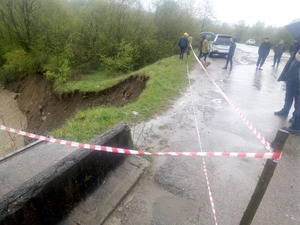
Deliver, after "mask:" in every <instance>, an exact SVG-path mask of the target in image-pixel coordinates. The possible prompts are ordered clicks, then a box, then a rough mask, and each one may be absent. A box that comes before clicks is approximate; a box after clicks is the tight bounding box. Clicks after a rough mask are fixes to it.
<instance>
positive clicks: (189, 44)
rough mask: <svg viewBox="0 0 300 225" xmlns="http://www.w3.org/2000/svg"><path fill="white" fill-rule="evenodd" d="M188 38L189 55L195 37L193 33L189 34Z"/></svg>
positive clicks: (187, 52) (187, 51)
mask: <svg viewBox="0 0 300 225" xmlns="http://www.w3.org/2000/svg"><path fill="white" fill-rule="evenodd" d="M187 39H188V47H187V49H186V54H187V55H189V54H190V52H191V49H192V44H193V37H192V34H189V36H188V37H187Z"/></svg>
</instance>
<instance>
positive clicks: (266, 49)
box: [256, 37, 271, 70]
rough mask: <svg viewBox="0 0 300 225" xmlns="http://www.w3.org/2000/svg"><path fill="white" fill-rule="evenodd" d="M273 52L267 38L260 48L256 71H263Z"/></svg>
mask: <svg viewBox="0 0 300 225" xmlns="http://www.w3.org/2000/svg"><path fill="white" fill-rule="evenodd" d="M270 50H271V44H270V41H269V38H267V37H266V38H265V39H264V41H263V42H262V43H261V44H260V46H259V48H258V59H257V62H256V69H259V70H262V66H263V65H264V63H265V60H266V58H267V56H268V55H269V53H270Z"/></svg>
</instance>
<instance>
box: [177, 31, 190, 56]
mask: <svg viewBox="0 0 300 225" xmlns="http://www.w3.org/2000/svg"><path fill="white" fill-rule="evenodd" d="M188 36H189V35H188V33H184V34H183V36H182V37H181V38H180V39H179V43H178V45H179V48H180V55H179V58H180V59H183V55H184V52H185V50H186V48H187V47H188V44H189V41H188V38H187V37H188Z"/></svg>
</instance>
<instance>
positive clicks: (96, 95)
mask: <svg viewBox="0 0 300 225" xmlns="http://www.w3.org/2000/svg"><path fill="white" fill-rule="evenodd" d="M148 79H149V78H148V77H146V76H144V75H133V76H130V77H129V78H127V79H125V80H123V81H122V82H120V83H118V84H116V85H115V86H112V87H110V88H108V89H105V90H102V91H99V92H84V93H83V92H80V91H73V92H70V93H61V94H57V93H53V91H52V88H51V84H50V82H49V81H47V80H45V79H44V78H43V77H41V76H30V77H27V78H25V79H24V80H23V81H22V82H21V83H19V84H17V85H15V86H14V87H10V90H11V91H13V92H15V93H19V94H14V93H11V94H12V95H14V98H16V100H17V103H18V106H19V109H20V110H21V111H22V112H23V113H24V115H23V116H25V117H26V118H27V125H26V123H25V125H23V126H20V125H18V124H12V125H11V126H14V127H13V128H17V129H20V128H22V129H26V131H27V132H32V133H36V134H46V133H47V132H48V131H50V130H52V129H54V128H57V127H59V126H61V125H62V124H63V123H64V122H65V121H66V120H67V119H68V118H69V117H70V116H72V115H73V114H74V112H75V111H76V110H77V109H83V108H88V107H93V106H100V105H106V106H119V107H121V106H123V105H125V104H127V103H128V102H131V101H134V100H136V99H137V98H138V97H139V95H140V94H141V92H142V91H143V89H144V88H145V87H146V82H147V80H148ZM13 101H15V100H13ZM3 105H7V107H11V106H10V105H9V103H4V104H3ZM16 107H17V106H16ZM1 108H2V107H1ZM5 108H6V107H5ZM5 114H11V112H6V113H5ZM15 119H16V120H17V119H18V118H15ZM22 121H23V120H22ZM7 141H9V140H7ZM1 146H2V145H1Z"/></svg>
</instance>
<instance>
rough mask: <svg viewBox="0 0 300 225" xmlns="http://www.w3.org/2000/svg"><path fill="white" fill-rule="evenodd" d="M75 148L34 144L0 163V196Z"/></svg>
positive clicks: (43, 143)
mask: <svg viewBox="0 0 300 225" xmlns="http://www.w3.org/2000/svg"><path fill="white" fill-rule="evenodd" d="M75 150H77V148H73V147H66V146H63V145H56V144H50V143H46V142H40V141H38V142H34V143H33V144H31V145H29V146H26V147H25V148H23V151H19V152H17V153H16V154H12V155H11V156H9V157H7V158H5V159H3V160H2V161H0V171H1V173H0V196H4V195H6V194H8V193H9V192H11V191H13V190H14V189H15V188H16V187H18V186H20V185H22V184H23V183H25V182H27V181H28V180H30V179H31V178H32V177H35V176H37V175H38V174H39V173H40V172H41V171H43V170H46V169H47V168H49V167H50V166H52V165H54V164H55V163H57V162H58V161H60V160H61V159H63V158H64V157H66V156H67V155H69V154H70V153H72V152H74V151H75Z"/></svg>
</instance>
